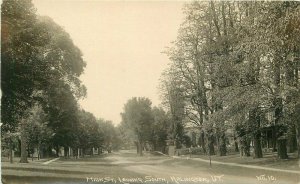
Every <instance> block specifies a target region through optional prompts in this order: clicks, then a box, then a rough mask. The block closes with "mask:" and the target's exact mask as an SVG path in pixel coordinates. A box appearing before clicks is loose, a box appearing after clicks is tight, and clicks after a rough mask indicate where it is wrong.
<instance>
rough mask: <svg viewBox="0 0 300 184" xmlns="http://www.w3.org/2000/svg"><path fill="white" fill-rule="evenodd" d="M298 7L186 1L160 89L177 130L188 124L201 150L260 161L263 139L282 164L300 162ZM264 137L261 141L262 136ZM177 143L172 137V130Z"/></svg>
mask: <svg viewBox="0 0 300 184" xmlns="http://www.w3.org/2000/svg"><path fill="white" fill-rule="evenodd" d="M299 5H300V3H299V2H291V1H288V2H285V1H280V2H225V1H224V2H215V1H210V2H192V3H189V4H187V5H185V7H184V14H185V19H184V21H183V23H182V24H181V27H180V29H179V32H178V37H177V39H176V41H174V42H173V43H172V46H171V47H169V48H168V49H167V50H166V51H165V53H166V54H167V55H168V56H169V58H170V60H171V64H170V65H169V67H168V68H167V69H166V70H165V71H164V73H163V74H162V80H161V91H162V96H163V97H164V98H163V99H164V102H165V104H167V105H168V109H169V112H170V114H171V117H172V122H173V124H174V126H173V127H174V130H176V127H178V126H182V124H185V123H186V122H189V123H192V124H193V125H194V126H195V127H197V128H198V129H199V131H200V135H199V137H200V140H199V142H200V146H201V147H202V149H203V151H204V152H205V153H209V155H213V154H215V153H216V151H215V147H217V151H218V153H219V154H220V155H221V156H224V155H226V154H227V149H226V148H227V145H226V144H227V143H226V139H227V132H228V131H229V130H231V131H232V132H233V135H234V140H235V149H236V150H239V149H240V151H241V153H242V154H244V155H246V156H250V143H251V142H252V143H253V148H254V151H253V154H254V158H261V157H263V152H262V141H264V140H263V139H268V138H269V137H270V139H271V140H270V141H269V142H268V144H269V145H268V147H269V148H270V150H272V151H273V152H276V151H277V153H278V157H279V158H282V159H285V158H287V157H288V155H287V152H295V151H297V150H298V157H300V116H299V115H300V91H299V69H300V19H299V17H300V6H299ZM266 131H267V132H271V134H268V137H266V136H264V137H262V135H263V133H264V132H266ZM173 140H176V131H173Z"/></svg>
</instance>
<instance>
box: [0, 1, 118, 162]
mask: <svg viewBox="0 0 300 184" xmlns="http://www.w3.org/2000/svg"><path fill="white" fill-rule="evenodd" d="M35 12H36V10H35V8H34V6H33V4H32V2H31V1H30V0H4V1H3V3H2V6H1V68H2V71H1V89H2V99H1V123H2V126H1V139H2V146H3V147H5V148H7V149H8V150H9V155H10V158H11V159H10V160H11V162H12V161H13V160H12V155H13V154H12V152H13V150H16V151H17V152H20V153H19V154H20V156H21V160H20V162H24V163H25V162H28V160H27V157H28V153H31V152H32V150H33V149H34V148H37V150H38V155H39V156H40V155H44V156H51V154H52V149H56V154H58V152H59V148H60V147H64V148H65V152H64V153H65V155H68V150H69V147H70V148H71V149H73V150H74V153H78V152H77V150H79V149H80V150H81V152H82V153H81V154H82V155H84V151H85V150H86V149H91V148H93V147H94V148H104V149H105V148H107V149H109V150H110V149H111V147H112V144H114V145H117V142H118V137H117V136H116V135H118V134H117V129H115V128H114V126H113V125H112V123H111V122H109V121H105V120H102V119H96V118H95V117H94V115H93V114H91V113H89V112H85V111H84V110H81V109H80V108H79V105H78V100H79V99H81V98H83V97H85V95H86V88H85V86H84V85H83V84H82V82H81V81H80V79H79V77H80V75H81V74H82V73H83V71H84V67H85V66H86V63H85V62H84V61H83V59H82V54H81V51H80V50H79V49H78V48H77V47H76V46H75V45H74V44H73V41H72V40H71V38H70V36H69V34H68V33H66V32H65V31H64V30H63V29H62V28H61V27H60V26H59V25H57V24H56V23H55V22H53V20H51V19H50V18H49V17H42V16H37V15H36V13H35ZM115 148H116V147H115ZM1 150H5V149H1Z"/></svg>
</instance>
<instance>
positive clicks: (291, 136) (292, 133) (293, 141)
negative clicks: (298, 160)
mask: <svg viewBox="0 0 300 184" xmlns="http://www.w3.org/2000/svg"><path fill="white" fill-rule="evenodd" d="M287 142H288V152H289V153H294V152H295V151H296V150H297V137H296V127H295V125H294V124H293V125H291V127H290V128H289V132H288V140H287Z"/></svg>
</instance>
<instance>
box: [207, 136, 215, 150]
mask: <svg viewBox="0 0 300 184" xmlns="http://www.w3.org/2000/svg"><path fill="white" fill-rule="evenodd" d="M207 144H208V145H207V147H208V154H209V155H215V154H216V153H215V147H214V135H213V133H212V132H210V133H208V134H207Z"/></svg>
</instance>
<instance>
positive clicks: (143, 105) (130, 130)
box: [118, 97, 191, 156]
mask: <svg viewBox="0 0 300 184" xmlns="http://www.w3.org/2000/svg"><path fill="white" fill-rule="evenodd" d="M151 104H152V103H151V101H150V100H149V99H148V98H145V97H138V98H137V97H133V98H132V99H130V100H128V101H127V103H126V104H125V105H124V109H123V112H122V113H121V117H122V122H121V124H120V125H119V127H118V128H119V130H120V131H119V132H122V135H121V137H122V140H123V143H124V145H126V142H134V143H135V146H136V148H137V153H138V154H139V155H141V156H142V155H143V150H146V151H160V152H163V153H168V150H167V144H166V141H167V140H170V139H172V136H173V134H174V133H173V132H177V133H176V136H177V140H178V142H180V145H181V144H183V145H185V146H187V147H189V146H190V145H191V140H190V138H189V137H188V136H187V135H185V134H184V129H183V128H184V127H183V126H178V125H177V127H176V130H175V129H174V128H173V127H172V124H173V123H172V122H173V119H172V116H171V114H170V112H166V111H165V110H164V109H163V108H159V107H152V106H151ZM178 145H179V144H178Z"/></svg>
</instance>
